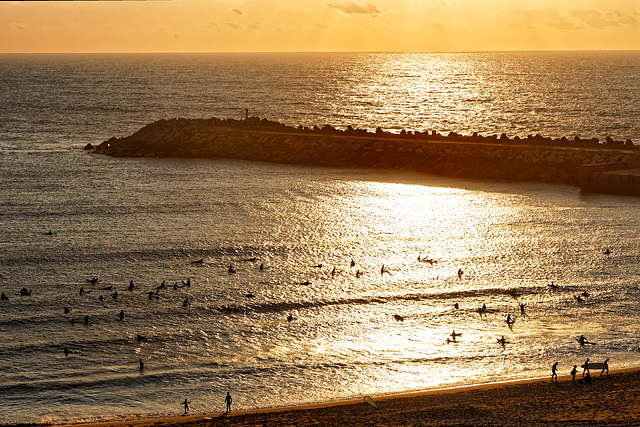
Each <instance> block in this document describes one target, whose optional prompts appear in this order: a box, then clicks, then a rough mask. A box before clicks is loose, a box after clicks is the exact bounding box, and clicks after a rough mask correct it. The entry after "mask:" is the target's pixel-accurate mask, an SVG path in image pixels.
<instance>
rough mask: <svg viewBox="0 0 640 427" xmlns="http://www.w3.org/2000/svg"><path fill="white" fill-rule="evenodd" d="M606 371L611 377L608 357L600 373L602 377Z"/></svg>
mask: <svg viewBox="0 0 640 427" xmlns="http://www.w3.org/2000/svg"><path fill="white" fill-rule="evenodd" d="M604 371H607V375H609V358H608V357H607V360H605V361H604V364H603V366H602V371H600V376H602V374H604Z"/></svg>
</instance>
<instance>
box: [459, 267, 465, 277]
mask: <svg viewBox="0 0 640 427" xmlns="http://www.w3.org/2000/svg"><path fill="white" fill-rule="evenodd" d="M463 274H464V271H462V269H461V268H459V269H458V279H462V275H463Z"/></svg>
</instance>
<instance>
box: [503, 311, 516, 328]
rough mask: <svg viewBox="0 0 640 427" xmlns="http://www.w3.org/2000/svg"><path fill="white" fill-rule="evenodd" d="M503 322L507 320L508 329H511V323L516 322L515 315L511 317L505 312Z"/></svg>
mask: <svg viewBox="0 0 640 427" xmlns="http://www.w3.org/2000/svg"><path fill="white" fill-rule="evenodd" d="M505 322H507V326H508V327H509V329H511V330H513V324H514V323H516V319H515V317H514V318H511V315H510V314H507V320H505Z"/></svg>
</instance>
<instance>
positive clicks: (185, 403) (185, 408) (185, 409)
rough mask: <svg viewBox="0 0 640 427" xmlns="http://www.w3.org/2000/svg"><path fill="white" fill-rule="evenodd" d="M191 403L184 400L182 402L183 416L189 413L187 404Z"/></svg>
mask: <svg viewBox="0 0 640 427" xmlns="http://www.w3.org/2000/svg"><path fill="white" fill-rule="evenodd" d="M190 403H191V401H189V400H187V399H185V400H184V402H182V404H183V405H184V414H185V415H187V412H189V404H190Z"/></svg>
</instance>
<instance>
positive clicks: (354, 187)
mask: <svg viewBox="0 0 640 427" xmlns="http://www.w3.org/2000/svg"><path fill="white" fill-rule="evenodd" d="M0 77H1V78H0V101H1V102H0V182H1V183H2V185H1V186H0V194H1V197H0V248H1V251H0V291H1V292H3V293H4V294H5V295H6V297H8V300H1V301H0V331H1V334H2V335H1V336H2V339H3V344H2V346H1V347H0V423H3V424H16V423H43V422H50V423H62V422H71V421H76V422H77V421H98V420H113V419H134V418H140V417H150V416H158V415H162V416H166V415H168V416H172V415H179V414H181V413H182V412H183V407H182V406H181V402H183V401H184V399H188V400H190V401H191V402H192V403H191V412H192V413H211V412H220V411H222V410H223V408H224V397H225V395H226V393H227V392H230V393H231V395H232V396H233V399H234V403H233V409H234V410H240V409H253V408H265V407H273V406H282V405H296V404H303V403H313V402H322V401H329V400H335V399H349V398H362V396H365V395H370V396H374V397H375V396H376V395H381V394H389V393H400V392H405V391H412V390H422V389H432V388H445V387H452V386H458V385H465V384H477V383H485V382H494V381H508V380H514V379H522V378H533V377H543V376H547V375H549V376H550V371H551V365H552V364H553V363H554V362H559V371H560V373H561V374H568V373H569V371H570V370H571V368H572V367H573V365H576V364H577V365H578V366H580V365H581V364H582V363H584V361H585V360H586V358H589V359H590V360H592V361H597V362H600V361H603V360H604V359H605V358H610V362H609V364H610V367H611V368H612V369H617V368H624V367H635V366H639V365H640V351H638V349H639V344H640V342H639V340H638V335H637V333H638V330H639V329H640V316H639V315H638V310H637V304H638V302H639V301H640V290H639V289H638V285H639V284H640V267H638V261H639V258H640V240H639V239H638V230H640V217H639V216H638V212H640V211H639V208H640V200H638V199H636V198H628V197H618V196H610V195H584V194H580V192H579V190H578V189H577V188H575V187H570V186H563V185H552V184H541V183H531V182H518V183H512V182H493V181H475V180H461V179H452V178H445V177H438V176H431V175H424V174H418V173H414V172H409V171H405V170H401V169H394V170H371V169H361V168H320V167H304V166H292V165H278V164H268V163H260V162H243V161H235V160H224V159H220V160H204V159H159V158H141V159H131V158H126V159H125V158H110V157H106V156H101V155H95V154H91V153H89V152H86V151H85V150H83V147H84V146H85V145H86V144H87V143H92V144H99V143H101V142H102V141H104V140H106V139H108V138H110V137H112V136H126V135H129V134H131V133H133V132H135V131H136V130H138V129H140V128H141V127H143V126H145V125H146V124H148V123H151V122H153V121H155V120H158V119H161V118H173V117H188V118H210V117H219V118H236V119H239V118H243V117H244V115H245V110H246V109H248V110H249V114H250V115H252V116H259V117H264V118H268V119H269V120H274V121H280V122H283V123H286V124H288V125H292V126H298V125H304V126H313V125H317V126H320V127H322V126H323V125H325V124H330V125H332V126H334V127H337V128H345V127H346V126H348V125H351V126H353V127H354V128H364V129H369V130H374V129H376V128H378V127H380V128H382V129H385V130H389V131H392V132H400V130H402V129H405V130H419V131H424V130H436V131H438V132H441V133H447V132H451V131H454V132H458V133H462V134H470V133H473V132H479V133H481V134H484V135H488V134H502V133H506V134H507V135H509V136H511V137H513V136H516V135H518V136H520V137H526V136H527V135H530V134H533V135H535V134H541V135H543V136H547V137H561V136H567V137H570V138H571V137H573V136H580V137H581V138H591V137H598V138H600V139H604V138H605V137H607V136H611V137H613V138H614V139H618V140H626V139H632V140H633V141H634V142H635V143H640V121H639V120H638V117H640V53H639V52H511V53H448V54H435V53H434V54H427V53H425V54H419V53H413V54H401V53H398V54H393V53H335V54H328V53H327V54H302V53H301V54H275V53H273V54H163V55H161V54H128V55H116V54H113V55H97V54H96V55H80V54H78V55H0ZM418 257H420V258H418ZM383 266H384V268H383ZM92 281H93V283H92ZM130 284H133V287H132V290H129V288H130ZM163 284H164V285H163ZM22 289H24V290H25V291H26V292H27V293H28V292H30V295H20V294H21V290H22ZM81 289H83V290H84V291H85V292H84V293H81ZM455 304H457V307H458V308H456V306H455ZM483 304H486V307H487V309H488V310H487V312H486V313H479V311H478V308H480V307H481V306H482V305H483ZM521 304H522V307H523V310H524V312H521V308H520V307H521V306H520V305H521ZM65 308H66V310H65ZM67 311H68V312H67ZM507 315H511V316H512V317H514V318H515V319H516V322H515V323H514V324H513V325H511V327H509V326H508V325H507V323H506V322H505V319H506V317H507ZM400 317H401V318H402V321H399V320H396V319H400ZM85 319H87V322H86V323H85ZM454 330H455V332H456V333H459V334H462V335H460V336H457V337H456V338H455V342H451V339H452V337H451V334H452V332H453V331H454ZM580 335H584V336H585V337H586V338H587V339H588V341H590V342H592V343H595V344H586V345H583V346H581V345H579V344H578V342H577V340H576V338H577V337H578V336H580ZM503 336H504V337H505V339H506V341H507V342H506V344H505V345H500V344H499V343H498V341H497V340H498V339H499V338H501V337H503ZM447 339H449V341H450V342H447ZM141 360H142V362H143V363H144V368H143V369H141V368H140V361H141Z"/></svg>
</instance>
